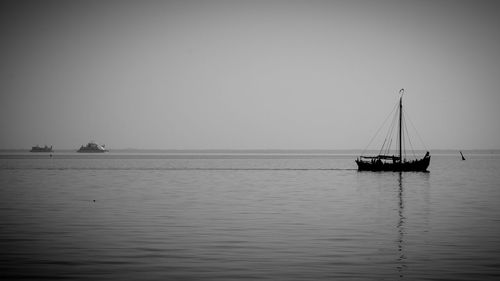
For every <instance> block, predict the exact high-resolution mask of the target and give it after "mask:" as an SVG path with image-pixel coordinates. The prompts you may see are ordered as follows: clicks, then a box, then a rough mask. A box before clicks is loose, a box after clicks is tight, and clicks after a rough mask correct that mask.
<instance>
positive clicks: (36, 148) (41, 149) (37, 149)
mask: <svg viewBox="0 0 500 281" xmlns="http://www.w3.org/2000/svg"><path fill="white" fill-rule="evenodd" d="M30 152H54V150H53V149H52V145H51V146H46V145H45V146H43V147H42V146H39V145H37V146H32V147H31V150H30Z"/></svg>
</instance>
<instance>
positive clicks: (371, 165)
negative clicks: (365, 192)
mask: <svg viewBox="0 0 500 281" xmlns="http://www.w3.org/2000/svg"><path fill="white" fill-rule="evenodd" d="M430 161H431V157H430V156H426V157H424V158H422V159H419V160H415V161H410V162H403V163H399V162H394V163H387V162H386V163H384V162H381V161H373V162H372V161H362V160H356V164H358V171H372V172H382V171H390V172H427V168H428V167H429V163H430Z"/></svg>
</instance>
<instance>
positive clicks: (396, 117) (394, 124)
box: [385, 105, 398, 154]
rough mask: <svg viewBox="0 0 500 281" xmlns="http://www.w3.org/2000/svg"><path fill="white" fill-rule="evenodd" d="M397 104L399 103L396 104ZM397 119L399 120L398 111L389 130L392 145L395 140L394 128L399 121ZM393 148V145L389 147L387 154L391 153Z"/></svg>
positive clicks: (388, 134)
mask: <svg viewBox="0 0 500 281" xmlns="http://www.w3.org/2000/svg"><path fill="white" fill-rule="evenodd" d="M396 106H397V105H396ZM397 120H398V112H396V113H395V114H394V116H393V119H392V123H391V127H390V130H389V132H388V133H387V137H389V138H390V143H391V145H392V140H393V134H394V129H395V128H396V123H397ZM390 150H391V147H390V146H389V147H387V150H386V152H385V153H386V154H389V152H390Z"/></svg>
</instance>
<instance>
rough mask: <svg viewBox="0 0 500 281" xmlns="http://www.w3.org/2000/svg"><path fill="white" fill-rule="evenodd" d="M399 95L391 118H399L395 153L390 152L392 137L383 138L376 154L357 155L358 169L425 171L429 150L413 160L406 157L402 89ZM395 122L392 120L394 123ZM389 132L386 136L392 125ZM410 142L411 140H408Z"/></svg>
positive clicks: (392, 128)
mask: <svg viewBox="0 0 500 281" xmlns="http://www.w3.org/2000/svg"><path fill="white" fill-rule="evenodd" d="M399 93H400V95H401V97H400V98H399V105H398V109H397V110H396V113H395V116H394V119H393V120H396V119H399V121H398V124H397V125H398V129H397V142H398V147H397V154H396V155H394V154H392V155H391V154H390V153H389V152H390V147H391V144H392V138H391V139H389V140H388V139H387V137H386V139H385V140H384V143H383V144H382V148H381V149H380V151H379V154H378V155H374V156H366V155H361V156H359V157H358V158H357V159H356V160H355V162H356V164H357V165H358V170H359V171H415V172H420V171H421V172H425V171H427V167H429V164H430V161H431V155H430V153H429V151H427V152H426V153H425V155H424V157H423V158H420V159H418V158H416V159H413V160H409V159H408V158H407V153H406V151H405V147H406V145H405V144H404V138H405V137H404V135H405V131H407V128H406V125H405V124H404V120H405V119H404V118H403V94H404V89H401V90H400V91H399ZM395 123H396V122H393V124H395ZM389 130H390V131H389V132H390V133H389V134H388V136H389V135H390V134H391V133H392V132H393V131H394V127H391V128H390V129H389ZM410 144H411V141H410Z"/></svg>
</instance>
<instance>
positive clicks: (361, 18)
mask: <svg viewBox="0 0 500 281" xmlns="http://www.w3.org/2000/svg"><path fill="white" fill-rule="evenodd" d="M0 5H1V6H0V22H1V25H0V38H1V47H0V62H1V63H0V79H1V81H0V132H1V133H0V136H1V137H0V148H29V147H30V146H32V145H36V144H52V145H54V146H55V147H56V148H60V149H72V148H74V149H76V148H77V147H78V146H79V145H81V144H83V143H86V142H88V141H89V140H95V141H97V142H99V143H104V144H106V145H107V147H109V148H110V149H113V148H165V149H224V148H227V149H279V148H281V149H350V148H361V149H362V148H364V147H365V146H366V145H367V144H368V142H369V141H370V138H371V137H372V136H373V134H374V133H375V131H376V130H377V129H378V128H379V127H380V125H381V124H382V122H383V121H384V119H385V118H386V116H387V115H388V114H389V112H390V111H391V109H392V108H393V106H394V104H395V103H396V102H397V99H398V94H397V93H398V91H399V89H400V88H405V89H406V94H405V105H406V110H407V112H408V113H409V115H410V118H411V120H412V121H413V123H414V125H415V126H416V127H417V129H418V133H419V134H420V136H421V137H422V139H423V140H424V142H425V144H426V145H427V147H429V148H430V149H438V148H451V149H468V148H496V149H500V4H499V3H498V2H497V1H439V0H432V1H185V0H183V1H149V2H148V1H130V2H127V1H11V2H9V1H2V2H1V4H0ZM416 143H418V142H416Z"/></svg>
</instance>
